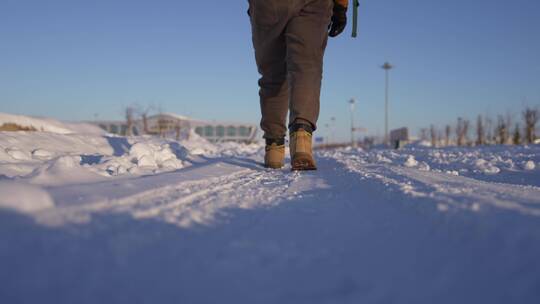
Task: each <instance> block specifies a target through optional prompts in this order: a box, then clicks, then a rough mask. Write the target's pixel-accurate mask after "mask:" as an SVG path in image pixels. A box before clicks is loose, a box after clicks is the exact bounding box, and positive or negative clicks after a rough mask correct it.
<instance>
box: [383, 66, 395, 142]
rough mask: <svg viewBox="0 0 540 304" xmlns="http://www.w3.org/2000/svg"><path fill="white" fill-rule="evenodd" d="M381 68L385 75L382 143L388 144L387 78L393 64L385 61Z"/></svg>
mask: <svg viewBox="0 0 540 304" xmlns="http://www.w3.org/2000/svg"><path fill="white" fill-rule="evenodd" d="M381 68H382V69H383V70H384V72H385V77H386V81H385V83H386V85H385V97H384V143H385V144H388V140H389V138H388V78H389V75H388V74H389V71H390V70H391V69H392V68H394V66H393V65H391V64H390V63H389V62H385V63H384V64H383V65H382V66H381Z"/></svg>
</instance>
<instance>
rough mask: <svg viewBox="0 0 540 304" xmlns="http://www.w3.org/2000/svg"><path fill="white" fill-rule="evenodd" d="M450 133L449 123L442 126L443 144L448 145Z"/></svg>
mask: <svg viewBox="0 0 540 304" xmlns="http://www.w3.org/2000/svg"><path fill="white" fill-rule="evenodd" d="M450 134H452V127H450V125H446V127H445V128H444V144H445V146H449V145H450Z"/></svg>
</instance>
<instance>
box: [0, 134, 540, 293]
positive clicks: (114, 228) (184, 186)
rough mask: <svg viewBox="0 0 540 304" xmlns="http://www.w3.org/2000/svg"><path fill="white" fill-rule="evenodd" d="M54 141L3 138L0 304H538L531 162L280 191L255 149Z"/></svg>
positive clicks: (433, 160) (348, 174)
mask: <svg viewBox="0 0 540 304" xmlns="http://www.w3.org/2000/svg"><path fill="white" fill-rule="evenodd" d="M68 129H69V128H68ZM71 130H72V129H71ZM53 132H54V131H51V132H0V240H1V242H0V302H1V303H539V302H540V168H539V167H538V166H539V165H540V146H528V147H510V146H496V147H487V148H445V149H432V148H428V147H411V148H406V149H403V150H400V151H391V150H371V151H363V150H357V149H339V150H323V151H318V152H317V160H318V165H319V170H318V171H316V172H296V173H292V172H290V167H286V168H284V169H283V170H268V169H264V168H262V167H261V162H262V159H263V147H262V146H260V145H256V144H254V145H240V144H233V143H224V144H218V145H213V144H210V143H208V142H206V141H204V140H203V139H201V138H199V137H197V136H196V135H195V134H192V136H190V138H189V139H188V138H186V139H183V140H180V141H179V142H177V141H170V140H163V139H156V138H151V137H130V138H124V137H115V136H110V135H104V134H95V133H94V134H88V133H80V132H55V133H53Z"/></svg>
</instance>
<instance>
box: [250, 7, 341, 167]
mask: <svg viewBox="0 0 540 304" xmlns="http://www.w3.org/2000/svg"><path fill="white" fill-rule="evenodd" d="M248 2H249V10H248V14H249V16H250V21H251V29H252V39H253V46H254V49H255V61H256V63H257V69H258V71H259V74H261V78H260V79H259V88H260V90H259V96H260V106H261V114H262V118H261V128H262V130H263V132H264V136H263V137H264V138H265V141H266V147H265V158H264V164H265V166H266V167H268V168H274V169H279V168H282V167H283V166H284V162H285V135H286V133H287V128H288V130H289V139H290V145H289V147H290V154H291V168H292V170H316V169H317V167H316V164H315V159H314V158H313V151H312V134H313V132H314V131H315V130H316V129H317V119H318V117H319V104H320V91H321V80H322V72H323V57H324V51H325V48H326V44H327V40H328V36H330V37H336V36H337V35H339V34H340V33H341V32H343V30H344V29H345V26H346V24H347V14H346V13H347V6H348V0H249V1H248ZM287 113H288V114H289V124H288V126H287V124H286V120H287Z"/></svg>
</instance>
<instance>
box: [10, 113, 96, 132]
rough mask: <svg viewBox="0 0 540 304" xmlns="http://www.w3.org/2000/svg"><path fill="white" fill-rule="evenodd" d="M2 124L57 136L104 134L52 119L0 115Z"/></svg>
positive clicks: (87, 125) (91, 126) (86, 125)
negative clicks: (14, 125)
mask: <svg viewBox="0 0 540 304" xmlns="http://www.w3.org/2000/svg"><path fill="white" fill-rule="evenodd" d="M3 124H16V125H18V126H21V127H25V128H31V129H35V130H36V131H41V132H51V133H57V134H74V133H81V134H104V133H105V132H104V131H103V130H101V129H100V128H99V127H97V126H94V125H91V124H86V123H66V122H60V121H59V120H56V119H52V118H43V117H32V116H25V115H15V114H7V113H0V126H1V125H3Z"/></svg>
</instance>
